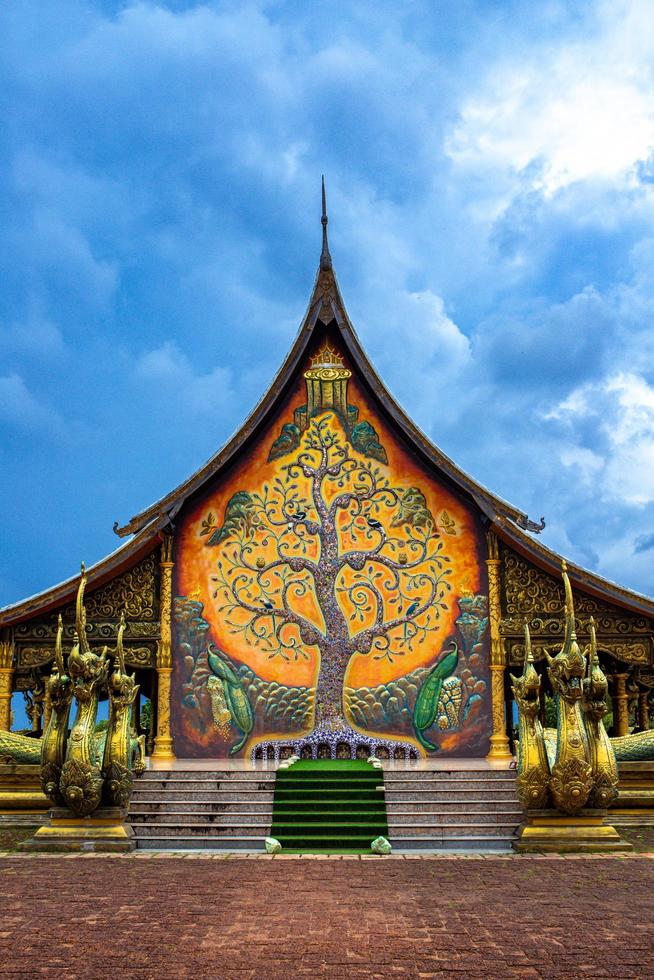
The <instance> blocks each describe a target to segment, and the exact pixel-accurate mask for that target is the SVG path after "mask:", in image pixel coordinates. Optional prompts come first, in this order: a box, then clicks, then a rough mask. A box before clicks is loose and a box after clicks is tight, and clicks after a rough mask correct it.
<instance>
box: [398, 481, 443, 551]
mask: <svg viewBox="0 0 654 980" xmlns="http://www.w3.org/2000/svg"><path fill="white" fill-rule="evenodd" d="M435 523H436V522H435V521H434V518H433V516H432V513H431V511H430V510H429V508H428V507H427V500H426V498H425V495H424V493H423V492H422V490H420V489H418V487H409V488H408V489H407V490H405V491H404V493H403V494H402V496H401V497H400V511H399V513H398V515H397V517H395V519H394V520H393V523H392V524H391V527H400V526H401V525H402V524H409V525H410V526H411V527H421V528H423V529H425V530H426V529H428V528H429V529H432V528H434V527H435ZM438 550H440V547H439V549H438Z"/></svg>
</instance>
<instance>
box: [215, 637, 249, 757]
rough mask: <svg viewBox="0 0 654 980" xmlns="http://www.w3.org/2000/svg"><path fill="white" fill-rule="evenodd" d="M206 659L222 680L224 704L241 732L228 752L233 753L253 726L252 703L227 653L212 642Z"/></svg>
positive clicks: (241, 745)
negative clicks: (238, 738)
mask: <svg viewBox="0 0 654 980" xmlns="http://www.w3.org/2000/svg"><path fill="white" fill-rule="evenodd" d="M207 660H208V662H209V667H210V668H211V671H212V673H213V674H214V675H215V676H216V677H217V678H218V679H219V680H220V681H222V685H223V693H224V695H225V704H226V705H227V708H228V709H229V713H230V715H231V716H232V721H233V722H234V724H235V725H236V727H237V728H238V729H240V731H241V733H242V738H241V740H240V741H239V742H237V743H236V745H233V746H232V747H231V749H230V750H229V754H230V755H234V754H235V753H236V752H238V751H239V749H242V748H243V746H244V745H245V743H246V741H247V739H248V736H249V734H250V732H251V731H252V729H253V728H254V714H253V712H252V705H251V704H250V701H249V699H248V696H247V694H246V693H245V688H244V687H243V684H242V682H241V678H240V677H239V676H238V674H237V673H236V671H235V670H234V666H233V664H232V663H231V661H229V660H228V659H227V655H226V654H224V653H223V652H222V651H221V650H219V649H218V648H217V647H215V646H214V645H213V643H210V644H209V649H208V651H207Z"/></svg>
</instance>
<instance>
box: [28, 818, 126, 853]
mask: <svg viewBox="0 0 654 980" xmlns="http://www.w3.org/2000/svg"><path fill="white" fill-rule="evenodd" d="M126 816H127V810H126V809H123V808H122V807H99V808H98V809H97V810H95V812H94V813H92V814H91V816H89V817H78V816H77V814H75V813H73V811H72V810H68V809H67V808H66V807H52V809H51V810H50V813H49V820H48V823H47V824H46V825H45V826H43V827H41V828H40V829H39V830H37V832H36V833H35V834H34V837H32V838H31V839H30V840H28V841H25V842H24V843H23V844H22V845H20V848H21V850H25V851H73V852H75V851H79V852H84V851H95V852H109V853H125V852H128V851H133V850H134V848H135V846H136V844H135V841H134V831H133V829H132V827H131V826H130V825H129V824H126V823H125V818H126Z"/></svg>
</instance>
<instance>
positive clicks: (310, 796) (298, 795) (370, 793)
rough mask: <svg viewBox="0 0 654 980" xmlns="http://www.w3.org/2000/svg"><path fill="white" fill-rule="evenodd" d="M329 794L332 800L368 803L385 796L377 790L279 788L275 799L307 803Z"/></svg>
mask: <svg viewBox="0 0 654 980" xmlns="http://www.w3.org/2000/svg"><path fill="white" fill-rule="evenodd" d="M327 794H329V799H331V800H351V801H352V802H354V801H356V800H361V801H362V802H363V801H365V802H366V803H376V802H378V801H379V800H380V798H381V800H382V801H383V796H382V794H381V793H378V792H377V791H376V790H374V789H373V790H363V789H361V790H354V789H351V790H342V791H340V792H339V791H338V790H335V789H329V790H324V791H321V790H319V789H291V790H287V789H278V790H275V799H276V800H279V801H280V802H283V801H284V800H304V801H305V802H306V803H310V802H311V801H312V800H322V799H324V798H325V797H326V796H327Z"/></svg>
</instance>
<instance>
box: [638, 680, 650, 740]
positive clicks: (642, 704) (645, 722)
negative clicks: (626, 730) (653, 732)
mask: <svg viewBox="0 0 654 980" xmlns="http://www.w3.org/2000/svg"><path fill="white" fill-rule="evenodd" d="M638 727H639V728H642V730H643V731H644V732H646V731H649V690H645V691H642V690H641V691H639V693H638Z"/></svg>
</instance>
